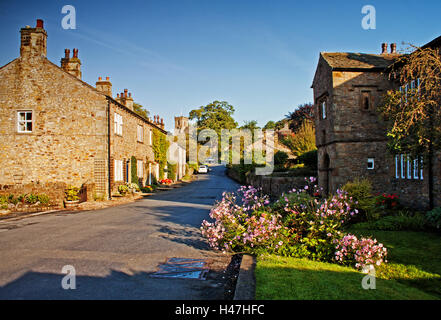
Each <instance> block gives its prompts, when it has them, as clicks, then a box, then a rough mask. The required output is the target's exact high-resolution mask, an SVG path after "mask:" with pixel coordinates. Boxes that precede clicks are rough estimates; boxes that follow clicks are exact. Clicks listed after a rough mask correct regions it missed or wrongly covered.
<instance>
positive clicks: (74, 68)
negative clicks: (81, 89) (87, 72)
mask: <svg viewBox="0 0 441 320" xmlns="http://www.w3.org/2000/svg"><path fill="white" fill-rule="evenodd" d="M61 68H62V69H63V70H64V71H66V72H67V73H70V74H71V75H73V76H75V77H77V78H78V79H80V80H81V60H80V59H78V49H73V56H72V58H71V57H70V50H69V49H64V58H61Z"/></svg>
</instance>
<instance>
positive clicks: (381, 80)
mask: <svg viewBox="0 0 441 320" xmlns="http://www.w3.org/2000/svg"><path fill="white" fill-rule="evenodd" d="M322 64H325V62H324V61H322V60H320V63H319V66H318V67H317V72H316V76H315V78H314V99H315V103H316V105H315V112H316V115H317V117H316V120H315V121H316V122H315V124H316V141H317V147H318V168H319V170H318V171H319V173H318V177H319V185H320V186H321V187H323V188H324V189H325V190H327V191H328V192H329V193H335V191H336V190H337V189H338V188H341V187H342V186H343V185H344V184H345V183H346V182H348V181H353V180H354V179H356V178H368V179H369V180H370V181H371V182H372V186H373V190H374V192H376V193H377V192H378V193H397V194H398V195H399V196H400V199H401V202H402V203H403V204H404V205H408V206H411V207H416V208H427V207H428V204H429V187H428V179H427V178H428V172H427V170H426V169H424V172H423V177H424V178H423V179H414V178H413V177H412V178H410V179H409V178H407V177H406V178H404V179H402V178H401V177H400V178H396V177H395V158H394V156H393V155H391V154H390V152H389V151H388V149H387V147H386V145H387V138H386V127H385V124H384V123H383V121H382V120H381V119H380V117H379V114H378V112H377V107H378V105H379V103H380V102H381V98H382V95H383V94H384V93H385V92H386V91H387V90H389V89H390V88H391V83H390V82H389V80H388V79H387V77H386V76H385V75H384V74H382V73H381V72H358V71H357V72H350V71H332V70H330V69H329V68H326V66H323V65H322ZM330 84H331V85H330ZM364 97H368V101H369V103H368V104H365V103H364V101H363V98H364ZM322 101H326V119H322V117H321V109H320V108H321V104H320V103H321V102H322ZM368 159H373V160H374V168H373V169H368ZM440 167H441V165H440V162H439V161H434V174H435V177H434V191H435V205H440V202H441V200H440V198H441V196H439V195H440V194H441V193H440V191H441V187H440V177H441V169H440ZM437 195H438V196H437Z"/></svg>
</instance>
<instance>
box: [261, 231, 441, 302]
mask: <svg viewBox="0 0 441 320" xmlns="http://www.w3.org/2000/svg"><path fill="white" fill-rule="evenodd" d="M349 232H351V230H349ZM353 233H356V234H357V235H364V236H369V235H371V236H373V237H374V238H376V239H377V240H378V241H380V242H382V243H383V244H384V245H385V246H386V247H387V248H388V251H389V252H388V261H389V263H388V264H385V265H383V266H380V267H378V268H377V269H376V271H377V279H376V289H375V290H365V289H363V288H362V287H361V281H362V279H363V277H364V276H365V274H362V273H361V272H358V271H356V270H355V269H352V268H349V267H343V266H339V265H337V264H333V263H323V262H316V261H311V260H308V259H298V258H287V257H278V256H272V255H269V256H261V257H258V259H257V266H256V271H255V273H256V299H270V300H272V299H277V300H286V299H289V300H294V299H302V300H303V299H306V300H326V299H334V300H354V299H355V300H359V299H363V300H369V299H387V300H392V299H393V300H401V299H412V300H417V299H441V237H440V236H439V235H437V234H431V233H426V232H407V231H373V230H369V231H367V230H366V231H364V230H357V231H353Z"/></svg>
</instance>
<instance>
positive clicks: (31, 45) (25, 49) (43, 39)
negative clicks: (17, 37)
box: [20, 19, 47, 58]
mask: <svg viewBox="0 0 441 320" xmlns="http://www.w3.org/2000/svg"><path fill="white" fill-rule="evenodd" d="M20 34H21V43H20V57H21V58H30V57H35V56H37V57H46V55H47V33H46V30H44V28H43V20H41V19H38V20H37V25H36V27H35V28H31V27H29V26H26V27H25V28H21V29H20Z"/></svg>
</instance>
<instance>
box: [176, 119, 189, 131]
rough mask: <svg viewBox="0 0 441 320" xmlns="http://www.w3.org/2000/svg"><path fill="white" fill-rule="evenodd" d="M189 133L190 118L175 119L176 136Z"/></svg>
mask: <svg viewBox="0 0 441 320" xmlns="http://www.w3.org/2000/svg"><path fill="white" fill-rule="evenodd" d="M187 132H188V118H187V117H184V116H180V117H175V135H177V134H179V133H187Z"/></svg>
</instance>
